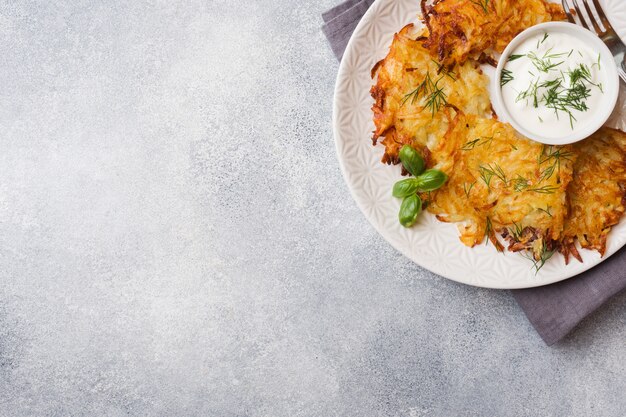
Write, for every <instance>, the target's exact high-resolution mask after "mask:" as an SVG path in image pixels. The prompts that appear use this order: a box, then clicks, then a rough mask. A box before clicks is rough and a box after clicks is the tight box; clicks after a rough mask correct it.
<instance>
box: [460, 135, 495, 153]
mask: <svg viewBox="0 0 626 417" xmlns="http://www.w3.org/2000/svg"><path fill="white" fill-rule="evenodd" d="M481 141H482V142H481ZM491 142H493V136H481V137H479V138H476V139H473V140H469V141H467V142H465V144H464V145H463V146H462V147H461V150H462V151H470V150H472V149H474V148H475V147H476V146H482V145H487V144H489V146H491Z"/></svg>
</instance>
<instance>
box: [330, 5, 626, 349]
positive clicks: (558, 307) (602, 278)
mask: <svg viewBox="0 0 626 417" xmlns="http://www.w3.org/2000/svg"><path fill="white" fill-rule="evenodd" d="M373 2H374V0H348V1H346V2H344V3H341V4H340V5H338V6H336V7H334V8H333V9H331V10H329V11H327V12H326V13H324V14H323V15H322V18H323V20H324V25H323V26H322V30H323V31H324V34H325V35H326V38H327V39H328V41H329V43H330V46H331V48H332V50H333V52H334V54H335V56H336V57H337V59H339V60H341V57H342V56H343V51H344V50H345V49H346V46H347V45H348V40H349V39H350V36H351V35H352V32H353V31H354V29H355V28H356V25H357V24H358V22H359V21H360V20H361V17H362V16H363V15H364V14H365V12H366V11H367V9H368V8H369V6H370V5H371V4H372V3H373ZM625 253H626V252H624V249H622V250H620V251H619V252H618V253H616V254H615V255H613V256H612V257H611V258H609V259H608V260H606V261H604V262H602V263H601V264H600V265H598V266H596V267H595V268H593V269H591V270H589V271H587V272H585V273H582V274H580V275H578V276H577V277H575V278H572V279H568V280H565V281H561V282H559V283H556V284H552V285H546V286H543V287H537V288H529V289H524V290H514V291H512V292H513V296H514V297H515V299H516V300H517V302H518V304H519V305H520V307H521V308H522V310H524V313H526V317H528V320H530V322H531V324H532V325H533V327H534V328H535V329H536V330H537V333H539V335H540V336H541V338H542V339H543V340H544V341H545V342H546V344H548V345H552V344H554V343H556V342H557V341H559V340H560V339H562V338H563V337H564V336H565V335H567V334H568V333H569V332H570V331H571V330H572V329H573V328H574V327H576V325H577V324H578V323H580V321H581V320H582V319H583V318H585V317H587V316H588V315H589V314H591V313H592V312H594V311H595V310H596V309H597V308H598V307H600V306H601V305H602V304H603V303H604V302H606V301H607V300H608V299H609V298H611V297H612V296H614V295H616V294H617V293H618V292H620V291H622V290H623V289H625V288H626V256H624V254H625Z"/></svg>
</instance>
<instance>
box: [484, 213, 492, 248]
mask: <svg viewBox="0 0 626 417" xmlns="http://www.w3.org/2000/svg"><path fill="white" fill-rule="evenodd" d="M492 231H493V225H492V224H491V218H490V217H489V216H487V227H486V228H485V237H486V238H487V241H486V242H485V246H487V245H488V244H489V236H491V232H492Z"/></svg>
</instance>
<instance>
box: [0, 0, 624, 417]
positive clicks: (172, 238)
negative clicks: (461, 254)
mask: <svg viewBox="0 0 626 417" xmlns="http://www.w3.org/2000/svg"><path fill="white" fill-rule="evenodd" d="M336 2H337V0H322V1H307V2H290V1H287V0H275V1H263V2H260V1H259V2H238V1H224V0H222V1H219V0H208V1H203V2H201V1H186V2H177V1H170V0H168V1H160V0H154V1H128V2H113V1H111V2H103V3H100V2H95V1H81V0H67V1H59V2H33V1H16V2H6V1H5V2H2V3H1V4H0V97H1V104H0V144H1V148H0V271H1V278H0V415H1V416H99V415H104V416H153V415H154V416H156V415H163V416H175V415H180V416H272V417H273V416H323V417H327V416H410V417H414V416H456V415H463V416H470V415H471V416H619V415H623V413H624V410H625V409H626V396H625V394H624V393H625V392H626V294H625V295H621V296H619V297H618V298H616V299H615V300H614V301H613V302H611V303H610V304H608V305H607V306H605V307H604V308H603V309H602V310H601V311H599V312H598V313H597V314H595V315H594V316H592V317H591V318H589V319H588V320H586V321H585V322H584V323H583V324H582V325H581V326H580V328H579V329H577V331H576V332H575V333H574V334H573V335H571V336H570V337H569V338H568V339H567V340H565V341H564V342H563V343H560V344H559V345H557V346H556V347H553V348H548V347H546V346H545V345H544V344H543V342H542V341H541V340H540V339H539V337H538V336H537V335H536V334H535V332H534V331H533V329H532V328H531V327H530V325H529V324H528V322H527V321H526V319H525V317H524V316H523V314H522V313H521V312H520V310H519V309H518V308H517V306H516V304H515V302H514V301H513V299H512V297H511V296H510V294H509V293H507V292H501V291H490V290H483V289H476V288H470V287H466V286H462V285H459V284H455V283H453V282H449V281H447V280H444V279H442V278H439V277H437V276H434V275H432V274H430V273H429V272H427V271H424V270H421V269H420V268H418V267H417V266H415V265H414V264H412V263H411V262H409V261H408V260H407V259H405V258H403V257H402V256H401V255H400V254H398V253H397V252H396V251H395V250H393V249H392V248H391V247H390V246H389V245H388V244H387V243H386V242H385V241H384V240H383V239H382V238H381V237H379V236H378V235H377V234H376V233H375V231H374V230H373V229H372V228H371V227H370V226H369V224H368V223H367V222H366V221H365V219H364V217H363V216H362V215H361V214H360V212H359V210H358V209H357V207H356V206H355V204H354V202H353V201H352V200H351V198H350V196H349V194H348V190H347V187H346V185H345V184H344V181H343V179H342V177H341V174H340V171H339V166H338V163H337V160H336V158H335V151H334V147H333V146H334V145H333V138H332V133H331V124H330V123H331V122H330V118H331V103H332V94H333V85H334V81H335V74H336V71H337V68H338V65H337V63H336V62H335V59H334V58H333V56H332V54H331V52H330V50H329V48H328V47H327V45H326V44H325V40H324V38H323V36H322V34H321V32H320V30H319V28H320V25H321V18H320V13H321V12H322V11H324V10H326V9H327V8H329V7H331V6H332V5H334V4H336Z"/></svg>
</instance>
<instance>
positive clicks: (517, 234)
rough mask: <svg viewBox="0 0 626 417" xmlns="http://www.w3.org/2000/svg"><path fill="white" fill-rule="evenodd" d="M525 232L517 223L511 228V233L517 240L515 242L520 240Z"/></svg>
mask: <svg viewBox="0 0 626 417" xmlns="http://www.w3.org/2000/svg"><path fill="white" fill-rule="evenodd" d="M523 231H524V228H523V227H522V225H521V224H517V223H516V222H513V227H512V228H509V232H510V233H511V235H512V236H513V238H515V240H519V239H520V238H521V237H522V232H523Z"/></svg>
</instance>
